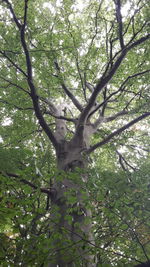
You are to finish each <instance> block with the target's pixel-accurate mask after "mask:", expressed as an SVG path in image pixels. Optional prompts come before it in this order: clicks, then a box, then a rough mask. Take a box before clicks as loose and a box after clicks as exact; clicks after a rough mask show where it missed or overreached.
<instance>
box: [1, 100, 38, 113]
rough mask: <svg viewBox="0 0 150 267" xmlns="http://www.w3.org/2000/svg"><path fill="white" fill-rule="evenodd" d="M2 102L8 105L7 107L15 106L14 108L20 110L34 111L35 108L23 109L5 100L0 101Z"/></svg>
mask: <svg viewBox="0 0 150 267" xmlns="http://www.w3.org/2000/svg"><path fill="white" fill-rule="evenodd" d="M0 102H1V103H4V104H7V105H11V106H13V107H14V108H16V109H18V110H33V107H32V108H31V107H28V108H22V107H19V106H17V105H15V104H13V103H10V102H8V101H7V100H4V99H0Z"/></svg>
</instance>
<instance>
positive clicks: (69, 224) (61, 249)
mask: <svg viewBox="0 0 150 267" xmlns="http://www.w3.org/2000/svg"><path fill="white" fill-rule="evenodd" d="M82 150H83V149H82V147H80V146H78V147H77V144H73V143H71V142H70V143H67V142H66V141H64V142H63V143H62V144H60V146H59V149H58V151H57V159H58V162H57V164H58V170H59V172H60V175H59V174H58V177H56V178H55V181H54V191H55V194H54V197H53V198H52V203H51V204H52V211H51V223H52V229H51V240H52V244H53V245H52V249H51V251H50V254H49V263H48V267H54V266H55V267H56V266H61V267H67V266H68V267H74V266H85V267H95V266H96V265H95V263H94V258H93V256H92V254H91V248H92V244H93V245H94V240H93V235H92V229H91V228H92V225H91V212H90V209H89V208H88V207H87V202H89V201H88V192H87V191H85V189H84V188H85V186H84V185H85V184H86V182H87V175H86V173H85V168H87V161H86V159H85V158H84V156H83V155H82ZM59 176H60V177H59ZM88 206H89V203H88Z"/></svg>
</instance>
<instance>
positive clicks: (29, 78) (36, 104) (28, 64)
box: [4, 0, 58, 149]
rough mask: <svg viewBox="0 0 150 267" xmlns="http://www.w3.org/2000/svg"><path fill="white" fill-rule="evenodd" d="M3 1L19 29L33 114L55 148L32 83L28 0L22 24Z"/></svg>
mask: <svg viewBox="0 0 150 267" xmlns="http://www.w3.org/2000/svg"><path fill="white" fill-rule="evenodd" d="M4 2H5V3H7V5H8V8H9V10H10V12H11V14H12V16H13V19H14V21H15V23H16V25H17V27H18V28H19V31H20V39H21V44H22V48H23V51H24V54H25V58H26V67H27V81H28V85H29V88H30V90H31V94H30V96H31V98H32V102H33V107H34V111H35V115H36V117H37V119H38V121H39V123H40V125H41V127H42V128H43V130H44V131H45V133H46V134H47V136H48V137H49V139H50V140H51V142H52V144H53V145H54V147H55V149H57V147H58V143H57V141H56V138H55V136H54V134H53V132H52V131H51V129H50V128H49V126H48V124H47V123H46V121H45V119H44V117H43V115H42V112H41V110H40V106H39V97H38V95H37V92H36V88H35V86H34V83H33V77H32V63H31V58H30V54H29V51H28V47H27V44H26V40H25V27H26V23H27V9H28V5H27V4H28V0H25V6H24V20H23V24H22V25H21V24H20V23H19V24H18V20H17V19H16V15H15V12H14V10H13V8H12V5H11V4H10V3H9V2H8V1H7V0H4Z"/></svg>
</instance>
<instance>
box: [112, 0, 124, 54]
mask: <svg viewBox="0 0 150 267" xmlns="http://www.w3.org/2000/svg"><path fill="white" fill-rule="evenodd" d="M114 2H115V5H116V17H117V22H118V27H119V29H118V32H119V41H120V46H121V49H124V40H123V24H122V15H121V3H120V0H117V1H114Z"/></svg>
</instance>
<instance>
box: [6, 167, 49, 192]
mask: <svg viewBox="0 0 150 267" xmlns="http://www.w3.org/2000/svg"><path fill="white" fill-rule="evenodd" d="M4 175H5V174H4ZM6 175H7V176H9V177H13V178H17V179H19V181H20V182H22V183H24V184H27V185H29V186H30V187H31V188H33V189H35V190H37V189H39V187H38V186H36V185H35V184H33V183H31V182H29V181H27V180H26V179H22V178H20V176H19V175H17V174H15V173H9V172H6ZM40 191H41V192H42V193H46V194H48V195H50V194H52V192H51V190H50V189H47V188H40Z"/></svg>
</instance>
